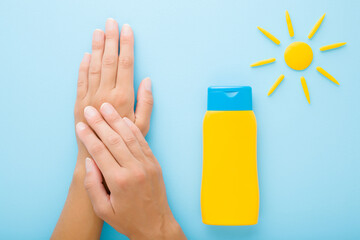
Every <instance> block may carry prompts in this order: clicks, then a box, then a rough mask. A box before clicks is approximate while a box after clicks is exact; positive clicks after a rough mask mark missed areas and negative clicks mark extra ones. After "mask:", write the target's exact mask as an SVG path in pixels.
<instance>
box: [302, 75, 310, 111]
mask: <svg viewBox="0 0 360 240" xmlns="http://www.w3.org/2000/svg"><path fill="white" fill-rule="evenodd" d="M300 80H301V85H302V87H303V89H304V93H305V97H306V99H307V101H308V102H309V104H310V95H309V89H308V87H307V85H306V81H305V78H304V77H301V78H300Z"/></svg>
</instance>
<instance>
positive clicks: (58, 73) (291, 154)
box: [0, 0, 360, 240]
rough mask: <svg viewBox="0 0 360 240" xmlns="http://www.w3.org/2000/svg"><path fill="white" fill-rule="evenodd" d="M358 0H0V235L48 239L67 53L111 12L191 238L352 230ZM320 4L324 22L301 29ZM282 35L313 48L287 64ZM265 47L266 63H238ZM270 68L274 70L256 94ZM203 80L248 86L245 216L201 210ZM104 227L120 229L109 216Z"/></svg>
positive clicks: (59, 198)
mask: <svg viewBox="0 0 360 240" xmlns="http://www.w3.org/2000/svg"><path fill="white" fill-rule="evenodd" d="M359 9H360V3H359V1H325V0H322V1H313V0H311V1H301V2H298V3H296V2H295V1H285V0H284V1H276V0H274V1H235V0H233V1H230V0H229V1H221V0H218V1H215V0H206V1H205V0H201V1H192V0H182V1H176V2H175V1H166V0H159V1H142V2H140V1H118V0H112V1H94V0H91V1H89V0H87V1H85V0H82V1H73V0H61V1H46V0H32V1H17V0H12V1H0V27H1V34H0V45H1V54H0V66H1V67H0V69H1V77H0V81H1V87H0V108H1V118H0V132H1V135H0V161H1V167H0V186H1V193H0V194H1V195H0V239H48V238H49V236H50V234H51V232H52V230H53V228H54V226H55V224H56V221H57V219H58V217H59V215H60V212H61V209H62V206H63V204H64V201H65V198H66V195H67V188H68V186H69V184H70V181H71V177H72V171H73V169H74V166H75V160H76V151H77V149H76V142H75V135H74V128H73V105H74V98H75V92H76V79H77V70H78V65H79V63H80V60H81V58H82V56H83V54H84V52H86V51H90V50H91V36H92V31H93V30H94V29H95V28H104V25H105V20H106V19H107V18H108V17H113V18H115V19H116V20H117V21H118V22H119V23H120V24H123V23H129V24H130V25H131V26H132V27H133V29H134V32H135V37H136V40H135V41H136V43H135V48H136V50H135V57H136V67H135V85H136V87H137V86H138V84H139V82H140V80H141V79H143V78H144V77H146V76H150V77H151V78H152V81H153V92H154V96H155V107H154V111H153V116H152V122H151V131H150V134H149V135H148V138H147V139H148V141H149V143H150V145H151V147H152V149H153V151H154V153H155V155H156V156H157V158H158V160H159V162H160V164H161V166H162V168H163V172H164V177H165V183H166V187H167V194H168V199H169V203H170V206H171V209H172V211H173V213H174V215H175V217H176V219H177V220H178V221H179V223H180V224H181V226H182V228H183V230H184V232H185V233H186V235H187V236H188V238H189V239H200V240H202V239H327V240H328V239H360V228H359V226H360V218H359V216H360V206H359V204H360V184H359V183H360V174H359V170H360V147H359V144H360V110H359V109H360V106H359V105H360V95H359V90H360V79H359V72H358V71H359V63H360V61H359V55H360V47H359V46H360V34H359V31H358V24H359V22H360V17H359V16H360V15H359V13H358V12H359ZM285 10H288V11H289V13H290V16H291V19H292V22H293V26H294V31H295V37H294V38H290V37H289V34H288V31H287V26H286V21H285ZM323 13H326V14H327V15H326V17H325V20H324V21H323V24H322V25H321V27H320V29H319V30H318V32H317V33H316V34H315V36H314V38H313V39H311V40H308V39H307V35H308V33H309V32H310V30H311V29H312V27H313V26H314V24H315V22H316V21H317V20H318V19H319V18H320V17H321V15H322V14H323ZM257 26H261V27H263V28H265V29H266V30H268V31H270V32H271V33H272V34H274V35H275V36H276V37H277V38H279V39H280V40H281V44H280V45H279V46H277V45H275V44H274V43H272V42H271V41H270V40H268V39H267V38H265V37H264V36H263V34H261V33H260V32H259V30H257V28H256V27H257ZM293 41H305V42H306V43H309V45H310V46H311V47H312V49H313V51H314V60H313V63H312V64H311V65H310V67H309V68H308V69H306V70H305V71H301V72H297V71H294V70H292V69H290V68H289V67H287V66H286V64H285V62H284V59H283V54H284V51H285V48H286V46H287V45H288V44H289V43H291V42H293ZM343 41H346V42H348V44H347V45H346V46H344V47H342V48H340V49H336V50H332V51H327V52H320V51H319V47H320V46H323V45H327V44H331V43H336V42H343ZM272 57H275V58H276V59H277V60H276V62H275V63H272V64H269V65H267V66H263V67H258V68H250V67H249V65H250V64H251V63H253V62H256V61H258V60H262V59H267V58H272ZM317 66H321V67H323V68H324V69H325V70H326V71H328V72H330V73H331V74H332V75H334V76H335V77H336V78H337V79H338V80H339V82H340V86H337V85H335V84H333V83H332V82H330V81H329V80H327V79H326V78H324V77H323V76H322V75H320V74H319V73H318V72H317V71H316V69H315V68H316V67H317ZM280 74H284V75H285V79H284V80H283V82H282V83H281V84H280V86H279V87H278V89H277V90H276V91H275V92H274V93H273V94H272V95H271V96H270V97H267V92H268V90H269V89H270V87H271V85H272V84H273V83H274V82H275V80H276V79H277V78H278V77H279V76H280ZM301 76H304V77H305V78H306V80H307V83H308V87H309V91H310V96H311V104H310V105H309V104H308V103H307V101H306V99H305V96H304V93H303V91H302V88H301V83H300V77H301ZM212 85H222V86H223V85H225V86H226V85H231V86H236V85H241V86H242V85H249V86H251V87H252V89H253V109H254V112H255V114H256V116H257V122H258V170H259V182H260V198H261V200H260V216H259V223H258V224H257V225H255V226H239V227H222V226H207V225H204V224H203V223H202V222H201V214H200V186H201V162H202V150H201V149H202V143H201V132H202V131H201V129H202V119H203V116H204V114H205V111H206V95H207V88H208V86H212ZM219 163H221V159H219ZM229 167H231V166H229ZM102 239H126V237H124V236H121V235H120V234H118V233H116V231H114V230H113V229H112V228H111V227H110V226H108V225H106V226H105V227H104V230H103V233H102Z"/></svg>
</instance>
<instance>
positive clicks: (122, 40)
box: [120, 35, 134, 44]
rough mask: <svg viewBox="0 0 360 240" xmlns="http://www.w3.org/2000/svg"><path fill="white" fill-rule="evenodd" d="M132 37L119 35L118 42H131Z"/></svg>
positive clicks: (132, 41) (132, 40)
mask: <svg viewBox="0 0 360 240" xmlns="http://www.w3.org/2000/svg"><path fill="white" fill-rule="evenodd" d="M133 43H134V38H133V37H132V36H124V35H120V44H133Z"/></svg>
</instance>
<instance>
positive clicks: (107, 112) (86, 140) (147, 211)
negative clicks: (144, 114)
mask: <svg viewBox="0 0 360 240" xmlns="http://www.w3.org/2000/svg"><path fill="white" fill-rule="evenodd" d="M100 112H101V114H100V113H99V112H98V111H97V110H96V109H95V108H94V107H91V106H88V107H86V108H85V110H84V115H85V118H86V120H87V122H88V123H89V125H90V127H91V128H90V127H89V126H88V125H87V124H85V123H83V122H79V123H78V124H77V125H76V132H77V135H78V137H79V138H80V140H81V141H82V143H83V144H84V145H85V147H86V148H87V150H88V151H89V153H90V154H91V156H92V158H93V159H94V160H92V159H90V158H87V159H86V176H85V188H86V190H87V192H88V195H89V197H90V200H91V202H92V205H93V208H94V211H95V213H96V214H97V215H98V216H99V217H100V218H102V219H103V220H104V221H106V222H108V223H109V224H110V225H111V226H113V227H114V228H115V229H116V230H117V231H118V232H120V233H123V234H125V235H126V236H128V237H129V238H131V239H186V237H185V235H184V233H183V232H182V230H181V228H180V226H179V224H178V223H177V222H176V220H175V219H174V217H173V215H172V213H171V210H170V207H169V205H168V202H167V198H166V191H165V184H164V181H163V177H162V173H161V168H160V165H159V163H158V161H157V160H156V158H155V156H154V155H153V153H152V151H151V149H150V147H149V145H148V144H147V142H146V140H145V139H144V137H143V134H142V132H141V131H140V130H139V128H138V127H137V126H136V125H135V124H134V123H133V121H131V120H130V119H128V118H126V117H124V118H122V117H120V115H119V114H118V113H117V111H116V109H115V108H114V107H113V106H112V105H111V104H109V103H104V104H102V105H101V107H100ZM102 175H103V176H104V179H105V181H106V183H107V185H108V187H109V190H110V194H108V193H107V191H106V190H105V188H104V185H103V183H102V182H103V180H102Z"/></svg>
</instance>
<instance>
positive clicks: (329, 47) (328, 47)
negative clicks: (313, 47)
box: [320, 42, 346, 51]
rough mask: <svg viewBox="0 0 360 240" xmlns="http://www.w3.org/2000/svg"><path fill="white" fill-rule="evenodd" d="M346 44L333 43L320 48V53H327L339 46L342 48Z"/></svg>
mask: <svg viewBox="0 0 360 240" xmlns="http://www.w3.org/2000/svg"><path fill="white" fill-rule="evenodd" d="M345 44H346V42H341V43H334V44H330V45H326V46H323V47H321V48H320V51H327V50H330V49H334V48H339V47H341V46H344V45H345Z"/></svg>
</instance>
